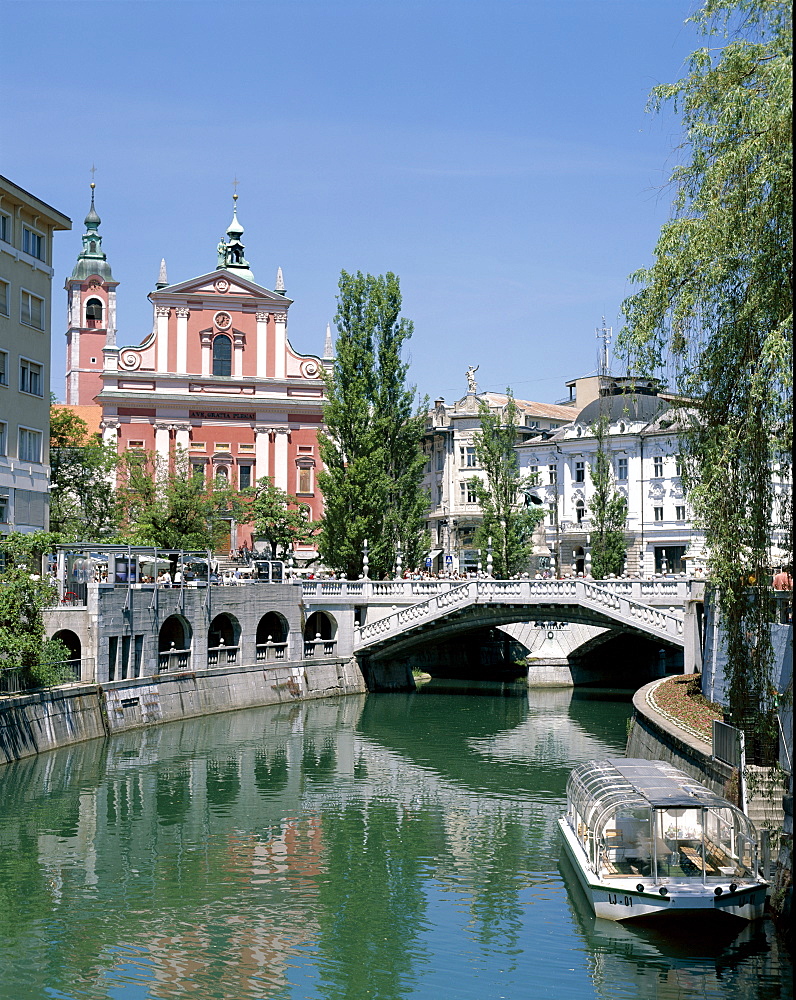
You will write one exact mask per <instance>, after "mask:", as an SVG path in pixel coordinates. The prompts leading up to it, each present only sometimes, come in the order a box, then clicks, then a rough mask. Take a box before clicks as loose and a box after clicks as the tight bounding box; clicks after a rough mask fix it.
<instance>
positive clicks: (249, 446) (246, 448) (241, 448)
mask: <svg viewBox="0 0 796 1000" xmlns="http://www.w3.org/2000/svg"><path fill="white" fill-rule="evenodd" d="M238 451H254V445H253V444H239V445H238ZM299 451H301V449H300V448H299Z"/></svg>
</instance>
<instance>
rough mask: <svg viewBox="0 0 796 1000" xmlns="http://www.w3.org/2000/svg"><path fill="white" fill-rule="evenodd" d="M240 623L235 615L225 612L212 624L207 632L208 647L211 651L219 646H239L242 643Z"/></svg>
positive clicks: (217, 616)
mask: <svg viewBox="0 0 796 1000" xmlns="http://www.w3.org/2000/svg"><path fill="white" fill-rule="evenodd" d="M240 631H241V630H240V622H239V621H238V619H237V618H236V617H235V615H232V614H230V613H229V612H227V611H224V612H223V613H222V614H220V615H216V617H215V618H214V619H213V620H212V621H211V622H210V627H209V628H208V630H207V645H208V648H209V649H215V648H216V647H217V646H237V645H238V643H239V642H240Z"/></svg>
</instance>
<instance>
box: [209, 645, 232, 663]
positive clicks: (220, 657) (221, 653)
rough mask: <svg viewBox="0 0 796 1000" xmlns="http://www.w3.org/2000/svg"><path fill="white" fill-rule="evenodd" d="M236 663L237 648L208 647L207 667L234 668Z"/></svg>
mask: <svg viewBox="0 0 796 1000" xmlns="http://www.w3.org/2000/svg"><path fill="white" fill-rule="evenodd" d="M237 662H238V647H237V646H210V647H208V650H207V665H208V667H234V666H235V665H236V664H237Z"/></svg>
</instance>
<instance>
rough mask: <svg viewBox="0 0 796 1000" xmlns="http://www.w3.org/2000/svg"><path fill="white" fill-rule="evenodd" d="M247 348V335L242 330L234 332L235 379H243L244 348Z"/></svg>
mask: <svg viewBox="0 0 796 1000" xmlns="http://www.w3.org/2000/svg"><path fill="white" fill-rule="evenodd" d="M245 346H246V334H245V333H243V332H242V331H241V330H233V331H232V375H233V378H242V377H243V348H244V347H245Z"/></svg>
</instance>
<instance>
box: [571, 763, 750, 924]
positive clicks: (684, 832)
mask: <svg viewBox="0 0 796 1000" xmlns="http://www.w3.org/2000/svg"><path fill="white" fill-rule="evenodd" d="M558 822H559V826H560V827H561V832H562V836H563V842H564V848H565V851H566V855H567V857H568V859H569V860H570V861H571V863H572V866H573V868H574V870H575V872H576V873H577V876H578V879H579V880H580V883H581V886H582V887H583V890H584V891H585V893H586V896H587V898H588V899H589V901H590V903H591V905H592V907H593V909H594V912H595V914H596V915H597V916H598V917H605V918H607V919H608V920H636V919H639V918H642V917H643V918H649V917H657V916H661V915H666V916H667V917H671V916H680V917H683V918H685V917H686V916H687V915H688V914H695V915H698V916H701V915H705V911H710V912H712V913H714V914H722V915H726V916H731V917H738V918H740V919H741V920H747V921H748V920H755V919H757V918H758V917H761V916H762V915H763V910H764V907H765V900H766V891H767V889H768V883H767V882H766V880H765V879H764V878H763V876H762V875H761V873H760V871H759V862H758V844H757V832H756V830H755V828H754V825H753V824H752V823H751V822H750V820H749V819H748V818H747V817H746V816H745V815H744V814H743V813H742V812H741V810H740V809H738V808H737V807H736V806H734V805H733V804H732V803H731V802H728V801H727V800H726V799H724V798H721V797H720V796H719V795H716V794H715V793H714V792H712V791H711V790H710V789H709V788H706V787H705V786H704V785H701V784H700V783H699V782H697V781H695V780H694V779H693V778H691V777H690V776H689V775H687V774H685V773H684V772H683V771H680V770H678V769H677V768H676V767H673V766H672V765H671V764H666V763H664V762H663V761H650V760H632V759H625V758H616V759H610V760H599V761H597V760H591V761H587V762H586V763H583V764H580V765H579V766H578V767H576V768H575V769H574V770H573V771H572V773H571V774H570V776H569V779H568V781H567V812H566V815H565V816H563V817H562V818H561V819H559V821H558Z"/></svg>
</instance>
